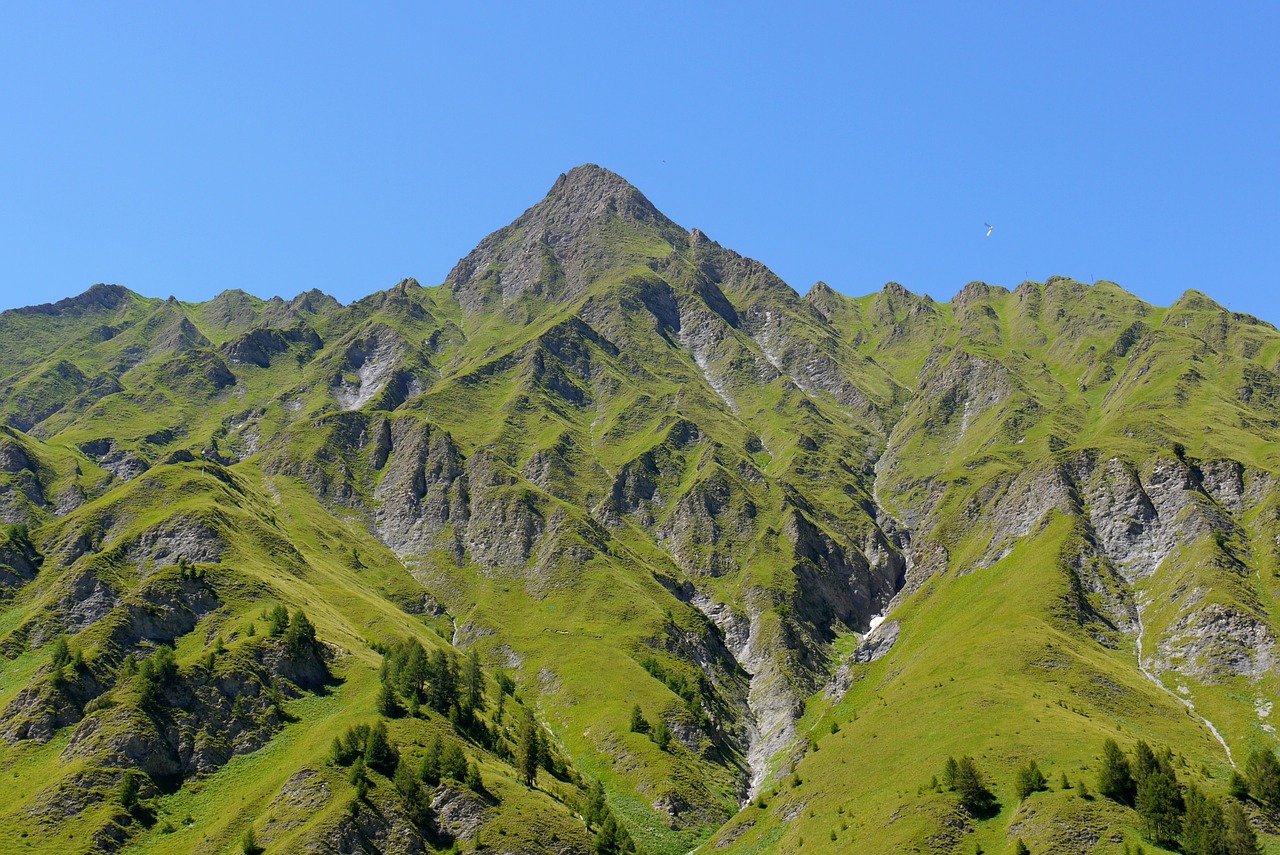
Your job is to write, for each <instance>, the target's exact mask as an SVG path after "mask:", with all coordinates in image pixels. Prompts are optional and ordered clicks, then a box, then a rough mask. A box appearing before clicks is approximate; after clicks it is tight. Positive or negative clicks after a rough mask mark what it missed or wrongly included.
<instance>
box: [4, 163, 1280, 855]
mask: <svg viewBox="0 0 1280 855" xmlns="http://www.w3.org/2000/svg"><path fill="white" fill-rule="evenodd" d="M1278 369H1280V333H1278V332H1277V330H1276V329H1275V328H1274V327H1272V326H1271V325H1270V324H1267V323H1264V322H1263V321H1260V320H1258V319H1257V318H1253V317H1250V316H1247V315H1242V314H1238V313H1233V312H1230V311H1228V310H1226V309H1224V308H1223V307H1222V306H1220V305H1219V304H1217V303H1215V302H1214V301H1213V300H1211V299H1210V298H1209V297H1207V296H1205V295H1204V294H1201V293H1199V292H1194V291H1192V292H1188V293H1187V294H1185V295H1184V296H1183V297H1182V298H1181V299H1179V300H1178V301H1177V302H1176V303H1174V305H1173V306H1171V307H1168V308H1161V307H1156V306H1152V305H1148V304H1147V303H1144V302H1143V301H1141V300H1139V299H1138V298H1136V297H1134V296H1133V295H1131V294H1129V293H1127V292H1126V291H1124V290H1123V289H1122V288H1120V287H1119V286H1117V285H1115V284H1113V283H1110V282H1106V281H1101V282H1098V283H1097V284H1095V285H1092V286H1090V285H1084V284H1082V283H1080V282H1076V281H1074V280H1071V279H1068V278H1063V277H1052V278H1050V279H1049V280H1048V281H1047V282H1043V283H1040V282H1024V283H1022V284H1021V285H1019V286H1018V287H1017V288H1016V289H1014V290H1013V291H1009V290H1006V289H1004V288H1000V287H996V286H991V285H987V284H984V283H981V282H971V283H970V284H969V285H967V286H965V287H964V289H963V290H962V291H961V292H960V293H959V294H958V295H957V296H956V297H955V298H954V299H953V300H951V301H950V302H949V303H940V302H937V301H935V300H933V299H931V298H929V297H927V296H920V295H916V294H913V293H911V292H910V291H908V290H907V289H906V288H903V287H902V286H900V285H898V284H896V283H889V284H888V285H885V286H884V288H883V289H882V290H880V291H879V292H877V293H874V294H870V295H868V296H865V297H859V298H851V297H847V296H844V295H842V294H840V293H838V292H836V291H834V290H833V289H831V288H830V287H828V286H827V285H825V284H824V283H821V282H820V283H818V284H816V285H814V286H813V287H812V288H810V289H809V291H808V293H807V294H805V295H804V296H801V295H800V294H799V293H797V291H795V290H793V289H792V288H791V287H790V286H789V285H787V284H786V283H785V282H783V281H782V280H781V279H779V278H778V277H777V276H776V275H774V274H773V273H772V272H771V271H770V270H769V269H768V268H766V267H765V266H764V265H762V264H760V263H759V262H756V261H753V260H751V259H749V258H746V257H743V256H741V255H738V254H737V253H736V252H733V251H731V250H729V249H726V248H724V247H722V246H720V245H719V244H718V243H716V242H715V241H714V240H712V239H711V238H710V237H708V236H707V235H706V234H704V233H703V232H701V231H698V230H696V229H695V230H692V231H690V230H686V229H685V228H684V227H682V226H679V225H677V224H675V223H674V222H672V221H671V220H669V219H667V218H666V217H665V216H664V215H663V214H662V213H661V212H660V211H658V210H657V209H656V208H655V207H654V206H653V205H652V204H651V203H650V202H649V200H648V199H646V198H645V197H644V195H643V194H641V193H640V191H638V190H637V189H636V188H634V187H632V186H631V185H630V184H628V183H627V182H626V181H625V180H623V179H622V178H620V177H619V176H617V175H614V174H613V173H610V172H608V171H606V170H604V169H601V168H599V167H596V166H582V167H578V168H577V169H574V170H572V171H570V172H569V173H567V174H566V175H562V176H560V178H559V179H557V180H556V182H555V184H554V185H553V186H552V188H551V190H550V192H549V193H548V194H547V196H546V198H544V199H543V200H542V201H540V202H538V203H537V204H536V205H534V206H533V207H532V208H530V209H529V210H528V211H526V212H525V213H524V214H522V215H521V216H520V217H519V218H517V219H516V220H515V221H514V222H513V223H511V225H509V226H507V227H505V228H503V229H500V230H498V231H496V232H494V233H493V234H491V235H490V236H488V237H487V238H485V239H484V240H483V241H481V242H480V244H479V245H478V246H477V247H476V248H475V249H474V250H472V251H471V252H470V253H469V254H468V255H467V256H466V257H465V258H463V259H462V260H461V261H459V262H458V264H457V266H456V267H454V269H453V270H452V271H451V272H450V273H449V274H448V276H447V277H446V278H445V279H444V281H443V282H442V283H441V284H439V285H437V286H435V287H422V286H421V285H419V283H418V282H416V281H414V280H412V279H406V280H405V281H402V282H400V283H398V284H396V285H395V286H394V287H392V288H391V289H389V290H387V291H383V292H380V293H377V294H373V295H371V296H369V297H366V298H365V299H363V300H360V301H358V302H355V303H352V304H351V305H348V306H343V305H341V304H339V303H338V302H337V301H336V300H334V299H332V298H330V297H328V296H326V295H324V294H322V293H320V292H318V291H314V290H312V291H306V292H304V293H302V294H299V295H298V296H297V297H294V298H293V299H290V300H285V299H281V298H279V297H273V298H272V299H270V300H261V299H258V298H256V297H253V296H250V295H248V294H246V293H244V292H242V291H226V292H224V293H222V294H219V295H218V296H217V297H215V298H213V299H212V300H210V301H208V302H205V303H185V302H180V301H178V300H175V299H173V298H169V299H167V300H162V299H150V298H144V297H141V296H139V295H137V294H134V293H132V292H130V291H128V290H127V289H125V288H123V287H120V286H117V285H95V286H94V287H93V288H90V289H89V290H88V291H87V292H85V293H84V294H82V295H80V296H78V297H73V298H69V299H64V300H60V301H58V302H55V303H51V304H48V305H42V306H33V307H29V308H23V309H16V310H13V311H8V312H4V313H3V314H0V377H3V381H2V382H0V421H2V422H3V426H0V519H2V520H3V522H4V523H5V527H4V529H3V530H2V531H3V533H2V534H0V794H2V795H3V798H0V850H3V851H5V852H47V853H99V852H103V853H105V852H128V853H169V852H174V853H228V852H235V853H240V852H246V853H252V852H269V853H329V852H341V853H373V852H381V853H422V852H433V851H481V850H484V851H489V852H496V853H538V852H554V853H582V855H587V853H592V852H596V853H602V854H603V853H620V852H640V853H654V854H655V855H659V853H670V855H683V853H687V852H690V851H693V850H697V851H699V852H708V853H710V852H721V851H723V852H743V853H771V852H841V853H848V852H857V853H889V852H933V853H951V852H963V853H973V852H990V853H1004V852H1034V853H1050V852H1052V853H1080V855H1085V853H1130V852H1138V851H1145V852H1166V851H1171V852H1184V853H1230V855H1241V853H1253V852H1266V851H1271V852H1280V761H1278V760H1277V756H1276V748H1277V735H1276V730H1275V718H1274V716H1275V715H1276V713H1274V712H1273V708H1274V705H1275V703H1276V700H1277V695H1278V693H1280V673H1278V672H1277V649H1276V634H1277V626H1280V490H1278V489H1277V478H1280V376H1278V374H1277V370H1278Z"/></svg>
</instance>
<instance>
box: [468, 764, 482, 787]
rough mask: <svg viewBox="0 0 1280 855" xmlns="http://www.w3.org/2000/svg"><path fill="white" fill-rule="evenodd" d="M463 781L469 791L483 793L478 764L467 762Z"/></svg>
mask: <svg viewBox="0 0 1280 855" xmlns="http://www.w3.org/2000/svg"><path fill="white" fill-rule="evenodd" d="M464 783H465V784H466V785H467V789H469V790H471V792H473V793H481V794H483V793H484V779H483V778H481V777H480V766H479V765H478V764H476V763H468V764H467V775H466V780H465V781H464Z"/></svg>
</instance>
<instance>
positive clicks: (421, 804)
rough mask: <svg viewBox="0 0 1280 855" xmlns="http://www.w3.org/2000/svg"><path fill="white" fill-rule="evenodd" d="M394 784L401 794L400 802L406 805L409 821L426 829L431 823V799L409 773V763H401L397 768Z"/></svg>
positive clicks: (419, 782) (411, 773) (415, 778)
mask: <svg viewBox="0 0 1280 855" xmlns="http://www.w3.org/2000/svg"><path fill="white" fill-rule="evenodd" d="M392 783H394V784H395V788H396V792H398V793H399V794H400V801H401V802H402V803H403V804H404V809H405V813H406V814H407V815H408V816H409V820H410V821H411V822H412V823H413V824H414V825H417V826H419V827H425V826H426V825H427V823H428V822H430V821H431V814H430V812H429V811H430V808H431V799H430V797H429V796H428V795H427V794H426V793H425V792H423V790H422V782H421V781H419V780H418V777H417V776H416V775H414V774H413V772H411V771H409V764H408V763H401V764H400V765H399V766H397V767H396V775H395V778H394V779H393V781H392Z"/></svg>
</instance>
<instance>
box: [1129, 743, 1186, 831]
mask: <svg viewBox="0 0 1280 855" xmlns="http://www.w3.org/2000/svg"><path fill="white" fill-rule="evenodd" d="M1139 744H1142V743H1139ZM1147 769H1148V771H1147V773H1146V775H1145V777H1143V778H1142V780H1141V782H1140V783H1139V784H1138V797H1137V799H1136V801H1135V804H1134V807H1135V808H1137V811H1138V815H1139V816H1140V817H1142V824H1143V828H1144V829H1145V830H1146V833H1147V837H1148V838H1149V839H1150V840H1151V842H1152V843H1158V844H1162V845H1163V844H1165V843H1172V842H1173V841H1174V840H1176V839H1177V837H1178V833H1179V832H1180V831H1181V828H1182V804H1181V796H1180V793H1179V790H1178V781H1177V778H1176V777H1175V776H1174V774H1173V771H1172V770H1170V769H1164V768H1161V767H1160V766H1159V765H1158V764H1157V765H1156V766H1155V767H1154V768H1151V767H1147Z"/></svg>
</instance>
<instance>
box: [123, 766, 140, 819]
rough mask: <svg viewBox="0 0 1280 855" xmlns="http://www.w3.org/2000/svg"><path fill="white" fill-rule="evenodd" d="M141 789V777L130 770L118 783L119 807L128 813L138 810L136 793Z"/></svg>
mask: <svg viewBox="0 0 1280 855" xmlns="http://www.w3.org/2000/svg"><path fill="white" fill-rule="evenodd" d="M141 789H142V776H141V775H139V774H138V773H137V772H135V771H133V770H132V769H130V770H129V771H127V772H125V773H124V778H122V779H121V781H120V807H122V808H124V809H125V811H127V812H128V813H133V812H134V811H135V810H137V808H138V791H139V790H141Z"/></svg>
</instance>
